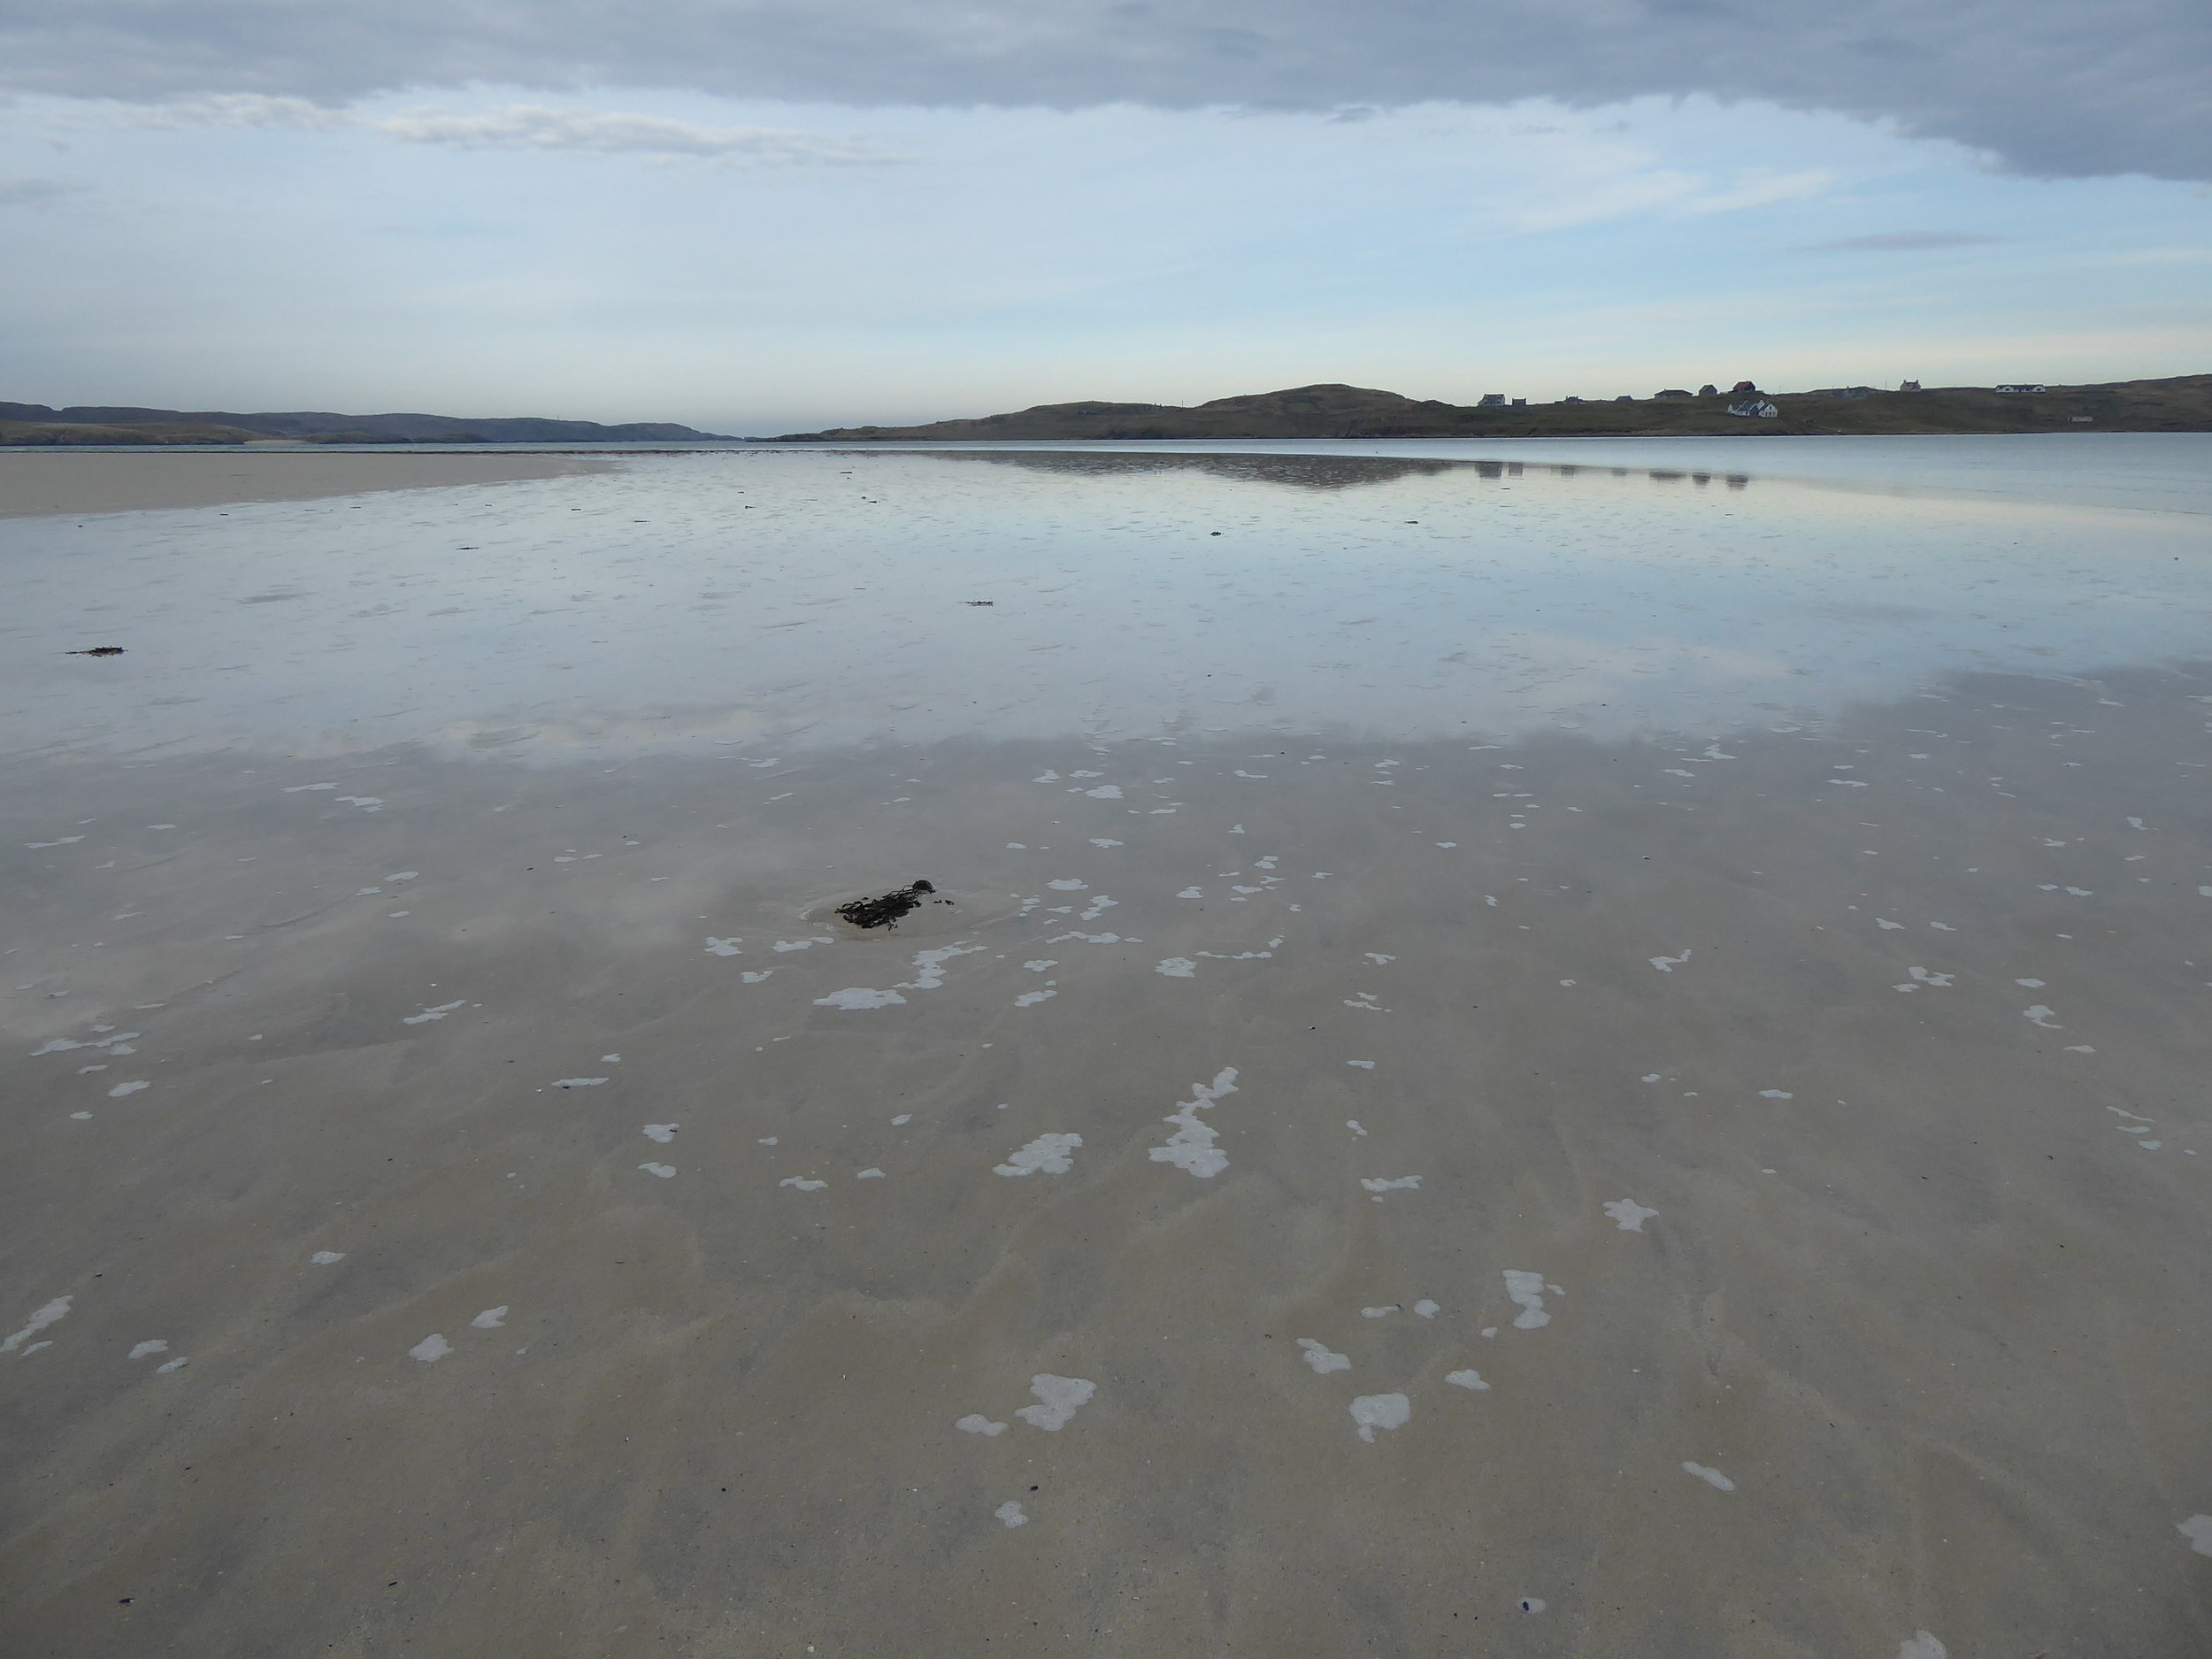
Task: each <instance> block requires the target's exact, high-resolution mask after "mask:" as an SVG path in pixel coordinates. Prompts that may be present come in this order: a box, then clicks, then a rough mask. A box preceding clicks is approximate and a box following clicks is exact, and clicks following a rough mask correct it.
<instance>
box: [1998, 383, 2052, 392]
mask: <svg viewBox="0 0 2212 1659" xmlns="http://www.w3.org/2000/svg"><path fill="white" fill-rule="evenodd" d="M1997 389H1998V390H1999V391H2001V392H2047V391H2049V390H2050V389H2051V388H2049V387H2047V386H2029V385H2026V384H2022V385H2019V386H2001V387H1999V388H1997Z"/></svg>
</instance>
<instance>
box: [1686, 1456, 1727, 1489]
mask: <svg viewBox="0 0 2212 1659" xmlns="http://www.w3.org/2000/svg"><path fill="white" fill-rule="evenodd" d="M1682 1472H1683V1473H1684V1474H1686V1475H1695V1476H1696V1477H1697V1478H1698V1479H1700V1480H1702V1481H1703V1482H1704V1483H1705V1484H1706V1485H1707V1486H1710V1487H1712V1488H1713V1490H1714V1491H1716V1492H1733V1491H1734V1490H1735V1489H1736V1483H1735V1482H1734V1481H1732V1480H1731V1479H1729V1478H1728V1477H1727V1476H1726V1475H1724V1474H1722V1473H1721V1471H1719V1470H1717V1469H1714V1468H1710V1467H1709V1466H1708V1465H1706V1464H1704V1463H1685V1464H1683V1465H1682Z"/></svg>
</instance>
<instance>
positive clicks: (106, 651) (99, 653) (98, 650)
mask: <svg viewBox="0 0 2212 1659" xmlns="http://www.w3.org/2000/svg"><path fill="white" fill-rule="evenodd" d="M122 654H123V648H122V647H121V646H119V645H96V646H94V647H92V649H89V650H84V651H64V652H63V653H62V655H63V656H64V657H120V656H122Z"/></svg>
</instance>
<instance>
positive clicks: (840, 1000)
mask: <svg viewBox="0 0 2212 1659" xmlns="http://www.w3.org/2000/svg"><path fill="white" fill-rule="evenodd" d="M905 1001H906V999H905V998H904V997H902V996H901V995H899V994H898V993H897V992H896V991H878V990H872V989H871V988H870V987H867V986H864V985H849V986H847V987H845V988H844V989H843V990H841V991H832V992H831V993H830V994H829V995H827V996H818V997H816V998H815V999H814V1006H815V1007H817V1008H842V1009H847V1010H861V1009H864V1008H888V1007H890V1006H891V1005H892V1004H893V1003H894V1002H905Z"/></svg>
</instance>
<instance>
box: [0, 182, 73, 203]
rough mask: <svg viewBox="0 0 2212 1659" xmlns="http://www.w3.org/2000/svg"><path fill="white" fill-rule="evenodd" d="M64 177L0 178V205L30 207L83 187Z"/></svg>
mask: <svg viewBox="0 0 2212 1659" xmlns="http://www.w3.org/2000/svg"><path fill="white" fill-rule="evenodd" d="M83 188H84V187H83V186H82V185H81V184H71V183H70V182H69V181H68V180H65V179H0V207H30V206H32V205H34V204H37V203H40V202H51V201H53V200H54V199H55V198H56V197H57V196H74V195H76V194H77V192H78V191H80V190H81V189H83Z"/></svg>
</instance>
